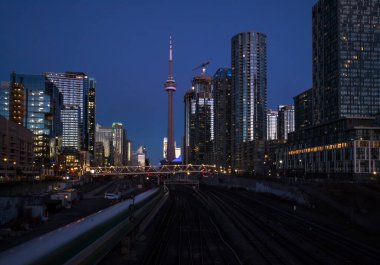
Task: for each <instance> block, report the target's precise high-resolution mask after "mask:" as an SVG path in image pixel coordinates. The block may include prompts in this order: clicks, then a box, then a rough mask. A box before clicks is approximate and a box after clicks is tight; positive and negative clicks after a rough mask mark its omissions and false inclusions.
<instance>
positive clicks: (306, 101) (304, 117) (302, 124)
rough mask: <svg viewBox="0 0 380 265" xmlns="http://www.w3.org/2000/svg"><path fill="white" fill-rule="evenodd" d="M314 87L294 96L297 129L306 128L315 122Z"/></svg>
mask: <svg viewBox="0 0 380 265" xmlns="http://www.w3.org/2000/svg"><path fill="white" fill-rule="evenodd" d="M312 92H313V91H312V89H308V90H306V91H304V92H302V93H301V94H299V95H297V96H295V97H293V100H294V122H295V130H300V129H305V128H308V127H310V126H311V123H312V122H313V110H312V108H313V105H312V103H313V102H312V100H313V98H312Z"/></svg>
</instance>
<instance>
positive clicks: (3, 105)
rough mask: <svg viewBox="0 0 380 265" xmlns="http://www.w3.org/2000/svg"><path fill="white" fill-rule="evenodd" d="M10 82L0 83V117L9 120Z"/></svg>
mask: <svg viewBox="0 0 380 265" xmlns="http://www.w3.org/2000/svg"><path fill="white" fill-rule="evenodd" d="M9 91H10V84H9V82H6V81H2V82H1V83H0V115H1V116H3V117H5V118H6V119H9Z"/></svg>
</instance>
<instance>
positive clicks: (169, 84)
mask: <svg viewBox="0 0 380 265" xmlns="http://www.w3.org/2000/svg"><path fill="white" fill-rule="evenodd" d="M165 90H166V91H167V92H168V145H167V159H168V162H169V163H171V162H172V161H173V160H174V159H175V158H176V157H175V145H174V125H173V93H174V91H175V90H176V83H175V81H174V79H173V43H172V36H170V38H169V76H168V80H166V82H165Z"/></svg>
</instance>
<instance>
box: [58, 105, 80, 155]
mask: <svg viewBox="0 0 380 265" xmlns="http://www.w3.org/2000/svg"><path fill="white" fill-rule="evenodd" d="M61 118H62V124H63V130H62V151H63V153H64V154H70V155H75V154H78V152H79V150H80V145H81V134H80V109H79V107H78V106H67V105H66V106H65V107H64V108H63V110H62V111H61Z"/></svg>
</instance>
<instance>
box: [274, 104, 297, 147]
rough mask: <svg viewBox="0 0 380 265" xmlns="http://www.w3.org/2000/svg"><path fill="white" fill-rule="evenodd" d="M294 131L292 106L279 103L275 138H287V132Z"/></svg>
mask: <svg viewBox="0 0 380 265" xmlns="http://www.w3.org/2000/svg"><path fill="white" fill-rule="evenodd" d="M293 131H294V106H291V105H280V106H279V107H278V123H277V138H278V140H287V139H288V133H290V132H293Z"/></svg>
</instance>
